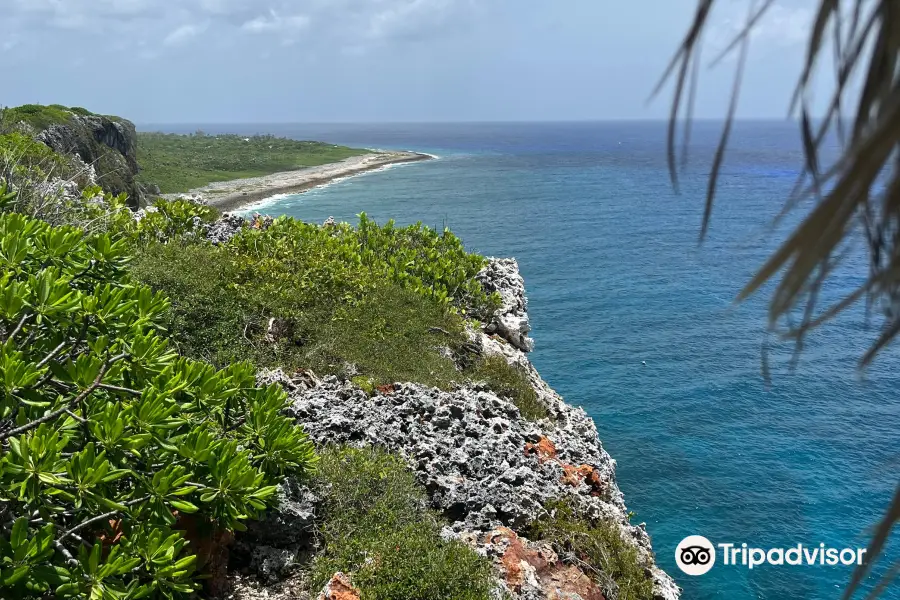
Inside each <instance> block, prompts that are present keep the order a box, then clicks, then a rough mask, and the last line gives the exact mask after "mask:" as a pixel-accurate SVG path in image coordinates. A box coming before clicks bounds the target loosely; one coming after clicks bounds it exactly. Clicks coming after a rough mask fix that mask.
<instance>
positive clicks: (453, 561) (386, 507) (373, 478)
mask: <svg viewBox="0 0 900 600" xmlns="http://www.w3.org/2000/svg"><path fill="white" fill-rule="evenodd" d="M316 484H317V485H318V487H319V489H321V490H322V491H323V493H324V495H325V501H324V512H323V515H322V522H321V524H320V534H321V538H322V545H323V551H322V554H320V555H319V556H318V557H316V559H315V561H314V563H313V567H312V578H311V579H312V586H313V589H315V590H317V589H320V588H321V586H323V585H324V584H325V582H327V581H328V579H329V578H330V577H331V576H332V574H333V573H335V572H336V571H344V572H352V573H353V582H354V584H355V585H356V586H357V587H358V588H359V589H360V592H361V595H362V598H363V600H409V599H410V598H416V599H417V600H445V599H447V598H453V599H454V600H486V599H488V598H490V597H491V589H492V587H493V586H492V580H491V566H490V563H489V562H488V561H487V560H486V559H484V558H481V557H480V556H478V555H477V554H476V553H475V552H474V551H473V550H471V549H469V548H468V547H466V546H465V545H463V544H462V543H461V542H458V541H447V540H444V539H442V538H441V535H440V528H441V524H440V520H439V519H438V517H437V515H436V514H435V513H434V512H433V511H431V510H430V509H428V508H427V504H426V502H427V501H426V497H425V494H424V492H423V490H422V489H421V488H420V487H419V486H417V485H416V482H415V479H414V477H413V475H412V473H411V472H410V471H409V469H408V468H407V467H406V465H405V464H404V463H403V461H402V460H401V459H400V458H398V457H396V456H394V455H392V454H389V453H387V452H384V451H383V450H378V449H374V448H367V449H363V450H356V449H351V448H343V449H340V448H331V449H327V450H325V451H324V452H322V460H321V463H320V468H319V471H318V474H317V478H316Z"/></svg>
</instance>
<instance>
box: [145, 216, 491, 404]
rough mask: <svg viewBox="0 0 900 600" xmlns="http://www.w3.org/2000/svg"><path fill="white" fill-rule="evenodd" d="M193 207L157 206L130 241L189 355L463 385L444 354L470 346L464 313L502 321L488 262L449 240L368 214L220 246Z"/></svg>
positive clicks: (252, 233) (280, 226)
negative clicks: (486, 275)
mask: <svg viewBox="0 0 900 600" xmlns="http://www.w3.org/2000/svg"><path fill="white" fill-rule="evenodd" d="M182 204H184V206H180V205H178V203H171V202H158V203H157V205H156V207H157V212H156V213H150V214H148V216H147V217H145V218H144V219H143V220H142V221H141V222H140V223H138V225H137V229H136V230H134V231H131V232H130V235H131V237H132V239H135V240H137V241H138V243H139V245H142V246H145V250H144V252H142V253H141V254H140V255H139V257H138V260H137V261H136V262H135V264H134V266H133V273H134V275H135V276H136V277H137V278H138V279H139V280H140V281H142V282H144V283H146V284H148V285H150V286H152V287H153V288H154V289H157V290H161V291H164V292H165V293H166V294H167V295H168V296H169V297H171V298H173V312H172V314H171V315H170V320H169V321H168V326H169V327H170V329H171V330H172V332H173V339H174V340H175V342H176V344H177V345H178V347H179V349H181V350H182V351H184V352H186V353H188V354H189V355H191V356H195V357H203V358H207V359H209V360H211V361H212V362H214V363H215V364H219V365H224V364H227V363H228V362H230V361H233V360H237V359H244V358H252V359H253V360H254V361H255V362H257V364H260V365H266V366H284V367H290V368H298V367H305V368H312V369H313V370H315V371H317V372H319V373H341V372H342V371H343V370H344V367H345V365H346V364H347V363H352V364H354V365H356V367H357V368H358V369H359V370H360V371H361V373H360V374H361V375H363V376H365V377H371V378H373V379H374V380H375V383H376V384H383V383H393V382H395V381H418V382H421V383H424V384H428V385H436V386H440V387H444V388H446V387H449V386H450V385H451V383H452V382H454V381H458V380H460V379H461V377H462V376H461V375H460V373H459V372H458V371H457V370H456V367H455V365H454V363H453V360H452V359H450V358H448V357H447V353H446V351H445V350H442V348H443V349H455V348H458V347H459V346H461V345H462V344H463V343H464V341H465V334H464V321H463V318H462V317H461V315H460V314H459V313H468V312H478V311H480V310H492V308H491V307H492V306H493V305H494V304H495V302H496V297H495V296H488V295H486V294H485V293H484V291H483V290H482V289H481V287H480V285H479V284H478V283H477V281H475V279H474V275H475V273H477V272H478V270H480V269H481V266H482V265H483V264H484V259H483V258H482V257H480V256H477V255H472V254H468V253H466V252H465V250H464V249H463V247H462V244H461V242H460V241H459V239H458V238H456V237H455V236H453V235H452V234H451V233H450V232H447V231H445V232H444V233H442V234H438V233H436V232H434V231H433V230H430V229H428V228H425V227H422V226H421V225H416V226H412V227H408V228H395V227H394V226H393V224H392V223H388V224H387V225H386V226H385V227H378V226H376V225H375V224H374V223H373V222H371V221H369V220H368V219H367V218H366V217H365V215H361V222H360V227H359V228H353V227H350V226H349V225H346V224H342V225H336V226H329V227H324V226H318V225H313V224H309V223H303V222H300V221H295V220H293V219H276V220H275V222H274V223H273V224H272V225H271V226H270V227H268V228H267V229H262V228H260V229H255V228H252V227H250V228H246V229H245V230H244V231H243V232H242V233H241V234H239V235H238V236H236V237H235V238H234V239H233V240H232V241H231V242H230V243H228V244H227V245H224V246H221V247H214V246H212V245H211V244H209V243H206V242H202V241H198V240H197V238H196V236H193V235H192V233H191V232H192V231H193V230H194V229H196V227H197V225H198V224H200V223H201V222H202V221H204V220H209V218H211V216H210V215H206V214H202V211H203V210H205V209H203V207H197V206H196V205H191V204H187V203H182ZM166 239H169V240H172V241H170V242H169V243H167V244H156V243H153V240H166ZM352 374H353V373H351V375H352Z"/></svg>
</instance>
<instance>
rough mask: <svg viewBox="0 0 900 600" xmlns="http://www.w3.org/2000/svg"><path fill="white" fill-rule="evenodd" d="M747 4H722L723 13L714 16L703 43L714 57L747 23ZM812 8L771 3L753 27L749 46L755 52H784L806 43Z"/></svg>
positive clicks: (811, 19) (811, 18)
mask: <svg viewBox="0 0 900 600" xmlns="http://www.w3.org/2000/svg"><path fill="white" fill-rule="evenodd" d="M747 7H748V4H747V2H736V3H727V4H724V8H725V12H724V13H720V14H718V15H715V16H716V17H717V18H716V19H714V20H713V21H711V24H712V26H711V27H708V28H707V43H708V44H709V46H710V48H711V49H712V51H713V54H714V55H718V54H719V53H720V52H722V51H723V50H725V48H727V47H728V46H729V45H730V44H731V42H732V41H733V40H734V39H735V37H736V36H737V35H739V34H740V33H741V32H742V31H743V30H744V27H745V26H746V23H747ZM813 16H814V15H813V11H812V8H811V7H810V6H809V5H808V4H807V5H801V6H793V5H787V4H784V3H775V4H773V5H772V6H771V7H769V9H768V10H767V11H766V13H765V14H764V15H763V16H762V18H760V20H759V21H758V22H757V23H756V25H755V26H754V27H753V30H752V32H751V34H750V40H751V42H752V44H751V46H752V47H753V48H755V49H757V50H759V49H766V48H768V49H773V48H775V49H778V48H781V49H784V48H793V47H797V46H801V45H803V44H805V43H806V41H807V39H808V36H809V31H810V27H811V25H812V21H813Z"/></svg>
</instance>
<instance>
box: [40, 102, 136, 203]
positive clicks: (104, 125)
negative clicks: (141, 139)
mask: <svg viewBox="0 0 900 600" xmlns="http://www.w3.org/2000/svg"><path fill="white" fill-rule="evenodd" d="M32 133H33V135H34V137H35V139H37V140H38V141H40V142H43V143H44V144H46V145H47V146H49V147H50V148H52V149H53V150H54V151H55V152H57V153H59V154H64V155H69V156H73V157H76V156H77V157H78V159H79V160H80V161H82V162H84V163H85V164H86V165H88V166H89V167H92V168H93V172H94V173H95V174H96V181H97V184H98V185H100V186H101V187H102V188H103V189H104V190H106V191H108V192H112V193H113V194H122V193H125V194H127V195H128V198H129V204H130V205H131V206H133V207H135V208H137V207H139V206H143V205H144V204H145V195H146V194H145V192H144V190H143V189H142V188H141V186H140V185H139V184H138V183H137V182H136V181H135V179H134V178H135V175H137V174H138V172H139V170H140V168H139V167H138V163H137V132H136V130H135V127H134V123H132V122H131V121H127V120H125V119H120V118H117V117H106V116H101V115H82V114H76V113H72V114H71V117H70V118H69V119H68V120H67V121H65V122H60V123H52V124H50V125H47V126H46V127H45V128H44V129H43V130H41V131H36V132H35V131H32Z"/></svg>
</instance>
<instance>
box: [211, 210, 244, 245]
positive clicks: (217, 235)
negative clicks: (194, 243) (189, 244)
mask: <svg viewBox="0 0 900 600" xmlns="http://www.w3.org/2000/svg"><path fill="white" fill-rule="evenodd" d="M247 224H248V223H247V219H245V218H244V217H242V216H240V215H236V214H233V213H225V214H223V215H222V216H221V217H219V218H218V219H217V220H216V221H215V222H214V223H212V224H211V225H209V227H207V229H206V233H205V235H206V239H208V240H209V241H210V242H212V243H213V244H227V243H228V242H229V241H230V240H231V238H233V237H234V236H236V235H237V234H238V233H240V231H241V229H242V228H243V227H245V226H247Z"/></svg>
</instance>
